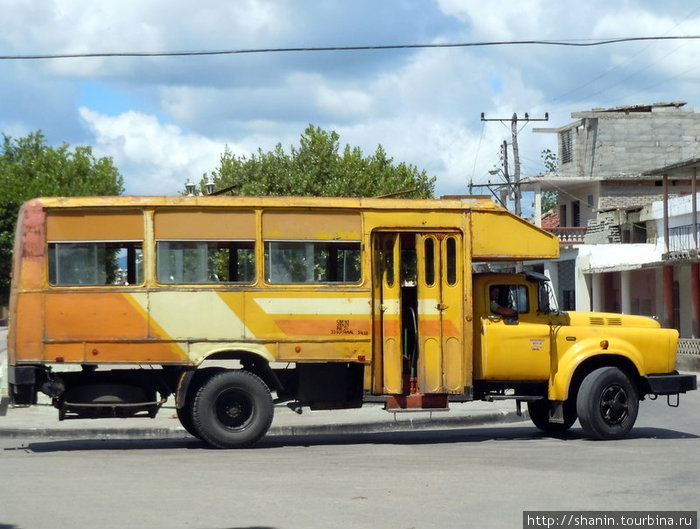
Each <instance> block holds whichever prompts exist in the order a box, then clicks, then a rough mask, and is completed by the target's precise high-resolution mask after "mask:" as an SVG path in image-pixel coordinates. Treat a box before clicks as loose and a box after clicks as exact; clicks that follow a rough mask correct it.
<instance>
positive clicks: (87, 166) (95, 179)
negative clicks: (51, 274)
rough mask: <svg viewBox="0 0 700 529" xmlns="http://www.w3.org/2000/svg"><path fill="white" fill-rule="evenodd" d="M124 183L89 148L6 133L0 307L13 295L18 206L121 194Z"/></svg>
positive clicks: (0, 177)
mask: <svg viewBox="0 0 700 529" xmlns="http://www.w3.org/2000/svg"><path fill="white" fill-rule="evenodd" d="M122 191H123V179H122V176H121V175H120V174H119V171H118V170H117V169H116V168H115V167H114V165H113V164H112V159H111V158H96V157H95V156H94V155H93V154H92V148H91V147H75V149H73V150H71V149H70V147H69V146H68V145H67V144H65V143H64V144H63V145H61V146H60V147H58V148H54V147H50V146H48V145H47V144H46V138H45V137H44V135H43V134H42V132H41V131H37V132H33V133H30V134H29V135H28V136H26V137H24V138H17V139H13V138H12V137H10V136H6V135H4V134H3V142H2V148H1V150H0V304H5V303H6V302H7V299H8V295H9V287H10V270H11V262H12V246H13V241H14V235H15V223H16V221H17V213H18V212H19V207H20V205H21V204H22V203H23V202H25V201H27V200H29V199H32V198H36V197H39V196H87V195H118V194H120V193H121V192H122Z"/></svg>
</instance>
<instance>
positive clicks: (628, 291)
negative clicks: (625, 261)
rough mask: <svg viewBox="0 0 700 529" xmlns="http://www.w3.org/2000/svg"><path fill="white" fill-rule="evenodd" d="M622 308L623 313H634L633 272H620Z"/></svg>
mask: <svg viewBox="0 0 700 529" xmlns="http://www.w3.org/2000/svg"><path fill="white" fill-rule="evenodd" d="M620 308H621V312H622V314H632V272H630V271H629V270H623V271H622V272H620Z"/></svg>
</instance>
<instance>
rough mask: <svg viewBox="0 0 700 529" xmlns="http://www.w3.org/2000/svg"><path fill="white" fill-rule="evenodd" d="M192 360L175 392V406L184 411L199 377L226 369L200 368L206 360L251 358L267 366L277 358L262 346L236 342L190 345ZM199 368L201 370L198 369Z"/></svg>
mask: <svg viewBox="0 0 700 529" xmlns="http://www.w3.org/2000/svg"><path fill="white" fill-rule="evenodd" d="M190 358H192V359H193V367H191V368H189V369H186V370H185V371H183V372H182V374H181V375H180V377H179V379H178V382H177V390H176V392H175V406H176V407H177V408H179V409H182V408H183V406H184V405H185V402H186V400H187V394H188V391H189V389H190V386H191V385H192V382H193V381H194V380H196V379H197V378H199V377H205V378H206V377H207V376H208V375H212V374H215V373H217V372H219V371H221V370H223V369H225V368H224V367H204V368H199V366H201V365H202V363H203V362H204V361H205V360H244V359H248V360H250V359H251V358H253V359H256V358H257V359H260V360H262V362H263V363H264V364H265V365H269V364H270V362H274V361H275V358H274V356H272V354H271V353H270V351H269V350H268V349H267V348H266V347H265V346H264V345H262V344H251V343H234V342H225V343H224V342H221V343H216V344H214V343H212V342H195V343H192V344H190ZM198 368H199V369H198Z"/></svg>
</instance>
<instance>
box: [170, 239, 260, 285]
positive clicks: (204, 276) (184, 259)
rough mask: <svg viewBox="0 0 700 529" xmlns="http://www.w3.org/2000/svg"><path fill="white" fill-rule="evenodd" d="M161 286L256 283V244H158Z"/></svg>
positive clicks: (214, 242) (215, 242) (226, 242)
mask: <svg viewBox="0 0 700 529" xmlns="http://www.w3.org/2000/svg"><path fill="white" fill-rule="evenodd" d="M157 263H158V264H157V270H158V272H157V274H158V282H159V283H171V284H172V283H182V284H188V283H190V284H192V283H199V284H202V283H254V282H255V243H254V242H253V241H158V250H157Z"/></svg>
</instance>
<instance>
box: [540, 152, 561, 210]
mask: <svg viewBox="0 0 700 529" xmlns="http://www.w3.org/2000/svg"><path fill="white" fill-rule="evenodd" d="M542 159H543V160H544V168H545V169H546V170H547V172H548V173H556V172H558V171H559V160H557V155H556V154H554V153H553V152H552V151H551V149H545V150H544V151H542ZM558 201H559V193H557V192H556V191H543V192H542V213H546V212H547V211H549V210H550V209H552V208H556V207H557V203H558Z"/></svg>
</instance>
